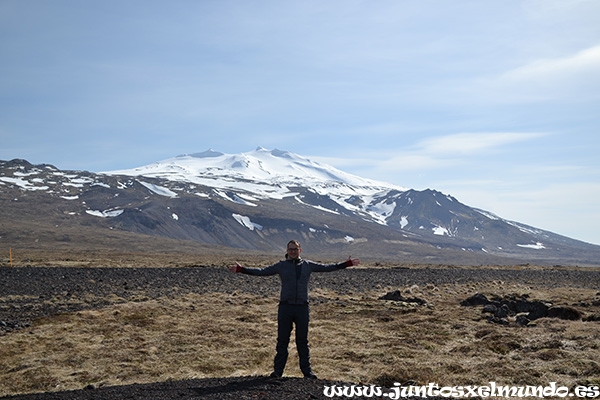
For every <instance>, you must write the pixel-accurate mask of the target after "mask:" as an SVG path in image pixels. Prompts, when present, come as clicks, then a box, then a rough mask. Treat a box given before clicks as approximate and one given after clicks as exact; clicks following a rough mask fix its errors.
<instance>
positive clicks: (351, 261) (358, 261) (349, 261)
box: [346, 257, 360, 267]
mask: <svg viewBox="0 0 600 400" xmlns="http://www.w3.org/2000/svg"><path fill="white" fill-rule="evenodd" d="M358 264H360V260H359V259H358V258H355V259H354V260H353V259H352V258H351V257H348V261H346V266H347V267H351V266H353V265H358Z"/></svg>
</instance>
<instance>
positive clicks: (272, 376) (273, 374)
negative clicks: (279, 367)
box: [269, 371, 282, 378]
mask: <svg viewBox="0 0 600 400" xmlns="http://www.w3.org/2000/svg"><path fill="white" fill-rule="evenodd" d="M281 375H282V374H280V373H279V372H277V371H273V372H271V375H269V377H271V378H281Z"/></svg>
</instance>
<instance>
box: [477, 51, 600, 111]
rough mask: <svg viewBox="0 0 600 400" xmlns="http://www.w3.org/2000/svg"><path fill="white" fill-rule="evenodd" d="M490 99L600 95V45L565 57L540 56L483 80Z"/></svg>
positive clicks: (481, 86)
mask: <svg viewBox="0 0 600 400" xmlns="http://www.w3.org/2000/svg"><path fill="white" fill-rule="evenodd" d="M477 87H478V90H480V91H481V92H482V93H487V94H488V96H489V94H491V95H492V96H489V98H490V100H492V99H496V100H500V101H503V100H504V101H510V102H513V101H526V102H530V101H540V100H541V101H544V100H560V101H567V100H577V101H583V100H594V99H599V98H600V93H599V91H600V45H596V46H592V47H589V48H586V49H584V50H581V51H579V52H576V53H574V54H573V53H572V54H567V55H564V56H563V57H555V58H540V59H536V60H533V61H530V62H528V63H526V64H524V65H521V66H519V67H517V68H514V69H511V70H508V71H506V72H504V73H502V74H500V75H499V76H496V77H492V78H489V79H485V80H480V81H479V84H477Z"/></svg>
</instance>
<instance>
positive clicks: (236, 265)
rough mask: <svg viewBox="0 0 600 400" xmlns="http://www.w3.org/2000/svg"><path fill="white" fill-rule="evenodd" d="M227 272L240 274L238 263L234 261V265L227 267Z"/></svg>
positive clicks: (240, 268) (240, 267) (240, 269)
mask: <svg viewBox="0 0 600 400" xmlns="http://www.w3.org/2000/svg"><path fill="white" fill-rule="evenodd" d="M229 270H230V271H231V272H235V273H239V272H242V266H241V265H240V263H239V262H237V261H236V262H235V265H230V266H229Z"/></svg>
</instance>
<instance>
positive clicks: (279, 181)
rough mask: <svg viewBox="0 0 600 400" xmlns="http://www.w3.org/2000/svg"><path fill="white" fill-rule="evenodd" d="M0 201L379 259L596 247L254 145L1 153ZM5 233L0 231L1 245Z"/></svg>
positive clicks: (186, 235)
mask: <svg viewBox="0 0 600 400" xmlns="http://www.w3.org/2000/svg"><path fill="white" fill-rule="evenodd" d="M0 202H1V203H0V205H1V208H0V218H2V219H3V220H5V221H8V220H11V221H16V220H20V221H25V220H27V219H31V220H32V221H33V222H32V224H37V225H40V224H42V223H43V221H46V222H47V224H48V226H49V227H50V228H49V229H56V227H61V226H78V227H81V229H94V230H96V232H101V231H102V229H108V230H112V231H115V230H120V231H128V232H135V233H138V234H144V235H152V236H159V237H166V238H171V239H185V240H193V241H196V242H201V243H205V244H212V245H226V246H230V247H238V248H247V249H258V250H262V251H269V252H271V251H281V249H282V248H284V246H285V243H287V241H288V240H289V239H291V238H297V239H299V240H301V241H302V243H303V248H304V249H305V251H306V250H307V249H308V250H309V252H310V253H314V254H322V255H325V254H339V252H340V251H342V252H345V251H348V252H352V254H361V257H363V258H365V257H367V258H368V257H372V258H374V259H378V260H402V261H406V262H431V263H434V262H443V263H466V264H481V263H503V264H507V263H515V262H523V261H525V262H532V263H533V262H541V263H546V264H549V263H550V264H561V263H571V264H573V263H579V264H600V246H594V245H590V244H587V243H583V242H580V241H576V240H573V239H569V238H566V237H563V236H560V235H557V234H554V233H551V232H547V231H543V230H540V229H536V228H534V227H530V226H527V225H524V224H521V223H518V222H513V221H507V220H504V219H502V218H501V217H499V216H495V215H493V214H491V213H489V212H486V211H484V210H479V209H476V208H473V207H469V206H467V205H464V204H462V203H460V202H459V201H458V200H457V199H455V198H454V197H452V196H450V195H446V194H443V193H440V192H438V191H435V190H429V189H428V190H423V191H417V190H413V189H406V188H403V187H399V186H395V185H392V184H388V183H384V182H377V181H373V180H368V179H364V178H361V177H358V176H355V175H351V174H348V173H346V172H343V171H340V170H338V169H336V168H333V167H331V166H329V165H325V164H322V163H318V162H314V161H311V160H309V159H307V158H305V157H302V156H300V155H297V154H294V153H291V152H287V151H281V150H266V149H264V148H260V147H259V148H258V149H256V150H254V151H251V152H247V153H242V154H223V153H219V152H216V151H213V150H208V151H205V152H203V153H196V154H189V155H181V156H177V157H174V158H170V159H167V160H164V161H159V162H156V163H153V164H150V165H146V166H142V167H139V168H134V169H129V170H121V171H109V172H103V173H90V172H86V171H60V170H58V169H57V168H55V167H53V166H51V165H31V164H30V163H28V162H27V161H24V160H12V161H0ZM15 216H18V218H17V219H15ZM15 229H17V230H18V228H15ZM11 235H16V233H14V232H12V231H11V230H8V229H7V230H5V231H4V232H0V242H1V241H3V240H8V239H9V238H10V237H11ZM57 235H59V234H58V233H57ZM63 236H64V235H63ZM20 237H26V234H22V235H21V236H20ZM61 237H62V236H61ZM69 240H74V239H73V238H71V237H70V238H69ZM515 260H517V261H515Z"/></svg>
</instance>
